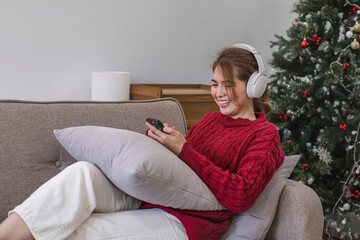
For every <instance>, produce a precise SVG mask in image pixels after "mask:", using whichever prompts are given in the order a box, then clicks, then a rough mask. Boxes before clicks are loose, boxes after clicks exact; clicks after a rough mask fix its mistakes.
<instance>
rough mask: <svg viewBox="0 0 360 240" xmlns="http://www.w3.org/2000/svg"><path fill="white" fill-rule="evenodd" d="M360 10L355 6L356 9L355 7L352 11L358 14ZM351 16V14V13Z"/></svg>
mask: <svg viewBox="0 0 360 240" xmlns="http://www.w3.org/2000/svg"><path fill="white" fill-rule="evenodd" d="M358 10H359V7H358V6H355V7H353V9H352V11H353V13H357V11H358ZM350 14H351V13H350Z"/></svg>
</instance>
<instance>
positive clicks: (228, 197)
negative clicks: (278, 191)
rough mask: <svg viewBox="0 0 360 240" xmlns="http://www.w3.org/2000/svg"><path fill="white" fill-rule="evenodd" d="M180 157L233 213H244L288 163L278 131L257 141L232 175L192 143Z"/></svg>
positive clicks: (253, 142)
mask: <svg viewBox="0 0 360 240" xmlns="http://www.w3.org/2000/svg"><path fill="white" fill-rule="evenodd" d="M179 157H180V158H181V159H182V160H183V161H184V162H185V163H186V164H187V165H189V167H190V168H192V169H193V171H194V172H195V173H196V174H197V175H198V176H199V177H200V178H201V179H202V180H203V181H204V183H205V184H206V185H207V186H208V187H209V188H210V190H211V191H212V192H213V193H214V194H215V196H216V197H217V198H218V200H219V202H220V203H221V204H222V205H223V206H224V207H225V208H226V209H228V210H229V211H232V212H242V211H244V210H246V209H248V208H250V207H251V206H252V204H253V203H254V202H255V201H256V199H257V197H258V196H259V195H260V193H261V192H262V191H263V190H264V188H265V186H266V184H267V183H268V182H269V181H270V179H271V178H272V176H273V175H274V172H275V170H276V169H277V168H278V167H279V166H280V165H281V163H282V161H283V160H284V157H285V156H284V153H283V152H282V151H281V150H280V138H279V135H278V133H277V131H276V133H274V134H268V135H265V136H262V137H256V138H254V139H253V140H252V141H251V142H250V144H249V147H248V148H247V149H246V151H245V153H244V155H243V156H242V158H241V159H237V161H239V165H238V168H237V171H236V172H234V173H230V172H229V170H223V169H222V168H220V167H217V166H216V165H214V164H213V163H212V162H211V161H209V160H208V159H207V158H206V157H205V156H203V155H201V154H200V153H198V152H197V151H196V150H194V149H193V148H192V147H191V146H190V145H189V144H188V143H185V145H184V146H183V148H182V151H181V152H180V154H179Z"/></svg>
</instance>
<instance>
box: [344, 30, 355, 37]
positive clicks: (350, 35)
mask: <svg viewBox="0 0 360 240" xmlns="http://www.w3.org/2000/svg"><path fill="white" fill-rule="evenodd" d="M345 35H346V37H347V38H352V36H353V35H354V34H353V32H352V31H347V32H346V34H345Z"/></svg>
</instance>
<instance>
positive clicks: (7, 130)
mask: <svg viewBox="0 0 360 240" xmlns="http://www.w3.org/2000/svg"><path fill="white" fill-rule="evenodd" d="M0 116H1V117H0V222H2V220H4V219H5V217H6V216H7V212H8V211H9V210H11V209H12V208H14V207H15V206H16V205H17V204H19V203H21V202H22V201H23V200H24V199H26V198H27V197H28V196H29V195H30V194H31V193H32V192H33V191H34V190H35V189H36V188H38V187H39V186H40V185H41V184H43V183H44V182H46V181H47V180H48V179H49V178H51V177H52V176H54V175H56V174H57V173H59V172H60V171H61V170H62V169H64V168H65V167H67V166H69V165H70V164H72V163H73V162H71V161H69V162H61V161H60V160H59V155H60V153H61V152H62V153H63V151H65V150H64V149H63V148H62V147H61V146H60V144H59V143H58V142H57V140H56V139H55V137H54V135H53V130H54V129H62V128H66V127H71V126H81V125H99V126H107V127H114V128H123V129H129V130H133V131H136V132H140V133H145V131H146V127H145V124H144V123H145V119H146V117H154V118H159V119H161V120H162V121H164V122H167V123H170V124H172V125H174V126H175V127H176V129H178V130H179V131H180V132H182V133H183V134H186V132H187V129H186V124H185V118H184V113H183V110H182V108H181V106H180V104H179V103H178V102H177V101H176V100H175V99H171V98H167V99H158V100H147V101H128V102H29V101H16V100H0ZM322 231H323V214H322V206H321V203H320V199H319V197H318V196H317V195H316V193H315V192H314V191H313V190H312V189H311V188H309V187H307V186H306V185H304V184H301V183H298V182H295V181H292V180H288V183H287V184H286V186H285V188H284V190H283V192H282V194H281V197H280V201H279V205H278V208H277V213H276V216H275V219H274V221H273V224H272V226H271V229H270V232H269V233H268V235H267V237H266V239H278V240H281V239H287V240H288V239H298V240H302V239H303V240H305V239H306V240H312V239H321V238H322Z"/></svg>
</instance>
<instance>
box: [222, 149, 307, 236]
mask: <svg viewBox="0 0 360 240" xmlns="http://www.w3.org/2000/svg"><path fill="white" fill-rule="evenodd" d="M299 159H300V156H299V155H293V156H286V157H285V160H284V162H283V164H281V166H280V167H279V169H277V170H276V171H275V174H274V176H273V177H272V178H271V180H270V182H269V183H268V184H267V185H266V187H265V189H264V191H263V192H262V193H261V194H260V196H259V197H258V199H257V200H256V202H255V203H254V205H252V206H251V208H249V209H248V210H246V211H244V212H241V213H239V214H237V215H236V217H235V218H234V219H233V221H232V223H231V225H230V227H229V229H228V230H227V232H226V233H225V235H223V237H222V238H221V240H235V239H236V240H249V239H259V240H261V239H265V237H266V234H267V233H268V231H269V229H270V227H271V224H272V222H273V220H274V216H275V213H276V208H277V205H278V202H279V198H280V194H281V192H282V190H283V188H284V186H285V184H286V179H287V178H288V177H289V176H290V174H291V172H292V171H293V170H294V168H295V166H296V164H297V163H298V161H299Z"/></svg>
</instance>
